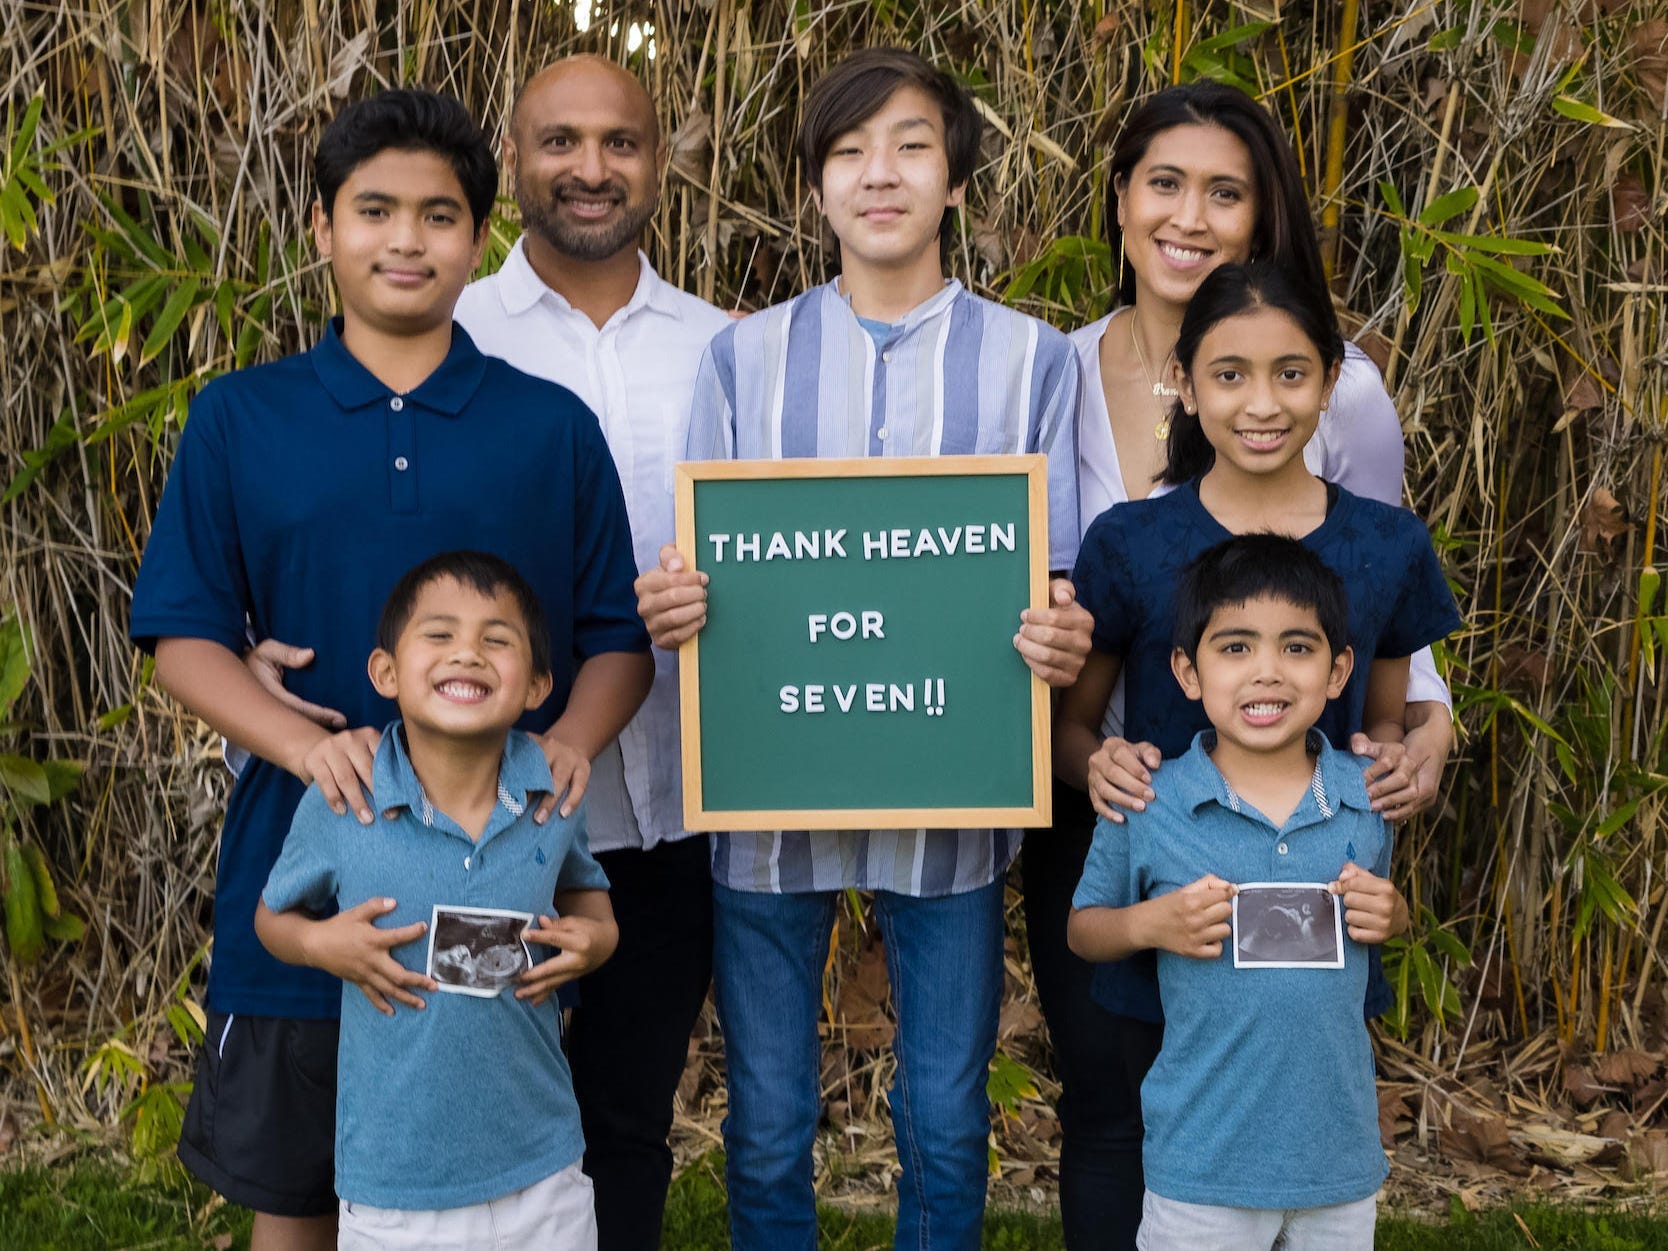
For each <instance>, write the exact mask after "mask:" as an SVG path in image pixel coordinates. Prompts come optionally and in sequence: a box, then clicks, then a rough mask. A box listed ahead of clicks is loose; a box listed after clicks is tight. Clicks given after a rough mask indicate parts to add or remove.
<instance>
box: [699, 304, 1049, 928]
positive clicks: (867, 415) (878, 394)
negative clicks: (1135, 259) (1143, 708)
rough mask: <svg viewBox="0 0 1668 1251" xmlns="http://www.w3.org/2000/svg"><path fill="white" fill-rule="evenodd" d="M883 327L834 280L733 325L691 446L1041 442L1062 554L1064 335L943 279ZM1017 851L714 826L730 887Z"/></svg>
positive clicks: (887, 835) (905, 449) (983, 835)
mask: <svg viewBox="0 0 1668 1251" xmlns="http://www.w3.org/2000/svg"><path fill="white" fill-rule="evenodd" d="M879 340H880V341H879V342H877V341H876V337H874V336H871V335H870V333H869V332H868V331H867V330H865V329H864V328H863V326H862V325H861V324H860V323H859V322H858V320H857V317H856V316H855V315H854V314H853V313H852V310H851V305H850V303H849V301H848V300H847V299H846V298H845V297H844V296H842V295H841V294H840V292H839V290H838V288H837V284H836V283H829V284H828V285H826V286H822V287H817V288H814V289H813V290H810V291H807V292H806V293H805V294H804V295H801V296H799V297H798V298H797V299H793V300H789V301H787V302H786V303H784V304H777V305H775V306H773V307H771V308H767V309H765V310H764V311H763V312H761V313H757V314H755V315H754V316H752V317H749V318H748V319H747V320H746V321H742V322H738V323H736V324H735V325H733V326H729V327H727V328H726V329H724V330H723V331H721V332H720V333H719V335H718V336H717V338H715V339H714V340H713V341H712V344H711V346H709V347H708V349H707V354H706V357H705V359H704V360H703V361H702V362H701V371H700V375H699V377H698V378H697V380H696V384H695V402H694V406H693V408H692V410H691V413H690V420H689V456H690V459H692V460H773V459H780V458H784V457H793V456H820V457H851V456H937V455H946V456H948V455H971V454H978V455H999V454H1006V453H1021V452H1043V453H1046V454H1047V456H1048V504H1049V508H1048V516H1049V522H1048V530H1049V563H1050V566H1051V567H1052V568H1054V569H1069V568H1070V567H1071V563H1072V560H1073V559H1074V557H1075V555H1076V549H1077V541H1078V535H1079V528H1078V516H1077V404H1078V397H1079V394H1080V391H1081V387H1080V385H1079V367H1078V363H1077V356H1076V353H1075V352H1074V351H1073V350H1072V347H1071V344H1070V343H1069V342H1067V340H1066V338H1065V336H1064V335H1062V334H1060V333H1059V332H1058V331H1056V330H1054V329H1052V328H1050V327H1049V326H1046V325H1044V324H1043V323H1042V322H1040V321H1037V320H1036V319H1035V318H1032V317H1027V316H1025V315H1024V314H1022V313H1016V312H1014V311H1013V310H1012V309H1008V308H1004V307H1003V306H1002V305H1000V304H993V303H991V302H990V301H989V300H983V299H980V298H979V297H978V296H975V295H973V294H971V293H970V292H968V291H967V290H966V289H965V288H963V287H962V285H961V284H960V283H959V282H956V281H954V280H952V281H950V282H947V283H946V284H945V285H944V289H943V290H942V291H940V292H939V293H938V294H936V295H934V296H933V297H932V298H931V299H929V300H928V301H926V303H924V304H921V305H919V306H918V307H917V308H915V309H914V310H912V311H911V312H910V313H909V314H908V315H907V316H905V317H904V319H903V320H902V321H900V322H898V323H897V324H896V325H894V326H893V327H892V328H891V331H890V333H889V334H886V335H882V336H879ZM1015 625H1016V628H1017V625H1018V623H1017V622H1016V623H1015ZM924 763H925V762H924ZM852 785H853V786H861V785H862V782H861V779H858V778H853V779H852ZM1018 850H1019V832H1018V831H1017V830H861V831H855V830H810V831H807V830H792V831H757V832H755V831H736V832H732V833H728V834H719V835H717V836H715V837H714V839H713V859H712V869H713V878H714V879H715V880H716V881H719V882H722V883H723V884H724V885H726V886H728V887H730V888H731V889H732V890H752V891H772V892H778V893H780V892H788V891H810V890H838V889H842V888H845V887H856V888H858V889H864V890H888V891H895V892H898V893H901V894H907V895H917V896H933V895H948V894H955V893H958V892H961V891H967V890H973V889H976V888H978V887H981V886H987V885H989V884H990V883H991V882H993V881H995V880H996V878H997V877H998V876H999V875H1001V874H1002V873H1003V872H1005V871H1006V869H1007V867H1008V864H1009V863H1010V862H1011V861H1012V860H1013V857H1014V854H1015V853H1016V852H1017V851H1018Z"/></svg>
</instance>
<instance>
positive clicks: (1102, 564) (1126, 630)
mask: <svg viewBox="0 0 1668 1251" xmlns="http://www.w3.org/2000/svg"><path fill="white" fill-rule="evenodd" d="M1124 507H1125V505H1122V504H1114V505H1113V506H1112V507H1111V508H1109V509H1107V510H1106V511H1105V512H1104V513H1102V514H1101V515H1100V516H1099V517H1098V518H1096V519H1095V522H1094V524H1093V525H1091V526H1090V527H1089V533H1088V534H1086V535H1084V536H1083V546H1082V547H1081V548H1079V549H1078V552H1077V564H1076V565H1075V566H1074V567H1073V569H1072V572H1071V579H1072V585H1073V586H1074V587H1076V589H1077V602H1078V603H1079V604H1082V605H1083V607H1085V608H1087V609H1088V610H1089V615H1090V616H1092V617H1093V618H1094V619H1095V629H1094V646H1095V650H1096V651H1099V652H1105V653H1106V654H1107V655H1109V656H1124V655H1127V654H1128V652H1129V646H1130V643H1131V641H1132V640H1133V639H1134V636H1135V622H1136V614H1135V612H1134V611H1133V597H1132V594H1131V589H1132V588H1131V582H1132V578H1131V570H1130V568H1129V562H1128V558H1127V556H1126V554H1125V545H1124V527H1123V524H1122V517H1121V516H1120V514H1119V509H1121V508H1124Z"/></svg>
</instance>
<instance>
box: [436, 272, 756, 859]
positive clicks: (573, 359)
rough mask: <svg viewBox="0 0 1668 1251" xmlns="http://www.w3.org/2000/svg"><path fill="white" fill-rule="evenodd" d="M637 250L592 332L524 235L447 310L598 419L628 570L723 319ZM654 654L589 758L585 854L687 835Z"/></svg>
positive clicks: (679, 447)
mask: <svg viewBox="0 0 1668 1251" xmlns="http://www.w3.org/2000/svg"><path fill="white" fill-rule="evenodd" d="M638 257H639V261H640V263H641V265H642V276H641V277H640V278H639V279H638V280H637V290H636V291H634V292H633V293H632V296H631V300H630V301H629V302H628V303H627V304H626V306H625V307H624V308H622V309H620V310H619V311H618V312H617V313H615V314H614V315H613V316H612V317H610V318H609V319H608V322H607V324H606V325H604V326H603V327H602V328H601V329H600V330H599V329H598V328H597V326H596V325H595V323H593V322H592V321H591V319H590V318H589V317H587V316H586V315H585V314H584V313H582V312H580V311H579V310H578V309H576V308H574V307H573V306H572V305H571V304H569V303H568V302H567V301H566V300H565V299H563V298H562V297H561V296H560V295H558V294H556V292H554V291H552V290H551V289H550V288H549V287H547V286H546V285H545V284H544V281H543V280H542V279H541V278H540V277H539V276H538V274H536V273H534V272H533V267H532V265H531V264H530V263H529V262H528V260H527V254H526V251H525V247H524V241H523V240H517V241H516V245H515V247H514V248H512V249H511V250H510V254H509V257H508V258H507V259H506V260H505V261H504V265H503V267H502V268H501V269H500V270H499V271H498V272H497V273H496V274H493V275H491V276H490V277H487V278H482V279H481V280H480V281H479V282H473V283H471V284H470V285H469V286H468V288H467V289H465V291H464V293H463V296H462V298H461V299H459V301H458V306H457V311H456V312H455V313H454V314H453V316H454V317H455V318H456V319H457V321H458V322H459V323H460V324H461V325H462V326H463V328H464V329H465V330H467V331H468V332H469V335H470V337H471V338H472V339H474V340H475V344H476V346H477V347H479V348H480V349H481V351H483V352H485V353H487V354H488V355H491V356H497V357H500V358H501V359H503V360H506V361H508V362H509V363H510V364H512V365H514V366H515V367H516V368H517V369H520V370H523V371H525V372H526V373H530V374H534V375H536V376H538V377H540V378H547V379H549V380H550V381H552V382H555V383H559V384H560V385H562V386H564V387H566V388H568V390H570V391H572V392H573V393H574V394H576V395H577V396H579V398H580V399H581V400H583V401H584V402H585V403H586V405H587V406H589V408H590V409H591V411H592V412H594V413H595V414H596V415H597V420H598V421H599V422H601V424H602V433H603V436H604V437H605V438H606V439H607V440H608V446H609V449H610V450H611V451H612V452H613V453H614V464H615V465H616V467H617V468H618V469H619V473H620V484H621V486H623V487H624V488H625V497H626V511H627V512H628V513H629V514H630V516H631V542H632V547H633V549H634V551H635V552H636V556H637V567H638V569H639V570H647V569H652V568H654V567H655V566H656V565H657V564H658V563H659V559H660V548H661V545H662V544H664V543H670V542H672V541H673V508H672V465H673V464H674V463H675V462H676V461H679V460H682V459H683V452H684V445H685V442H686V440H687V438H688V432H689V406H690V400H691V397H692V396H693V395H694V390H695V374H696V371H697V369H698V368H699V366H700V363H701V354H702V352H704V351H705V350H706V346H707V343H708V342H709V341H710V340H711V339H712V336H713V335H715V334H716V333H718V331H719V330H721V329H723V328H724V327H725V326H727V325H728V324H729V320H730V319H729V318H728V317H726V316H725V315H724V314H723V313H722V312H720V311H719V310H718V309H716V308H714V307H713V306H712V305H710V304H708V303H707V302H706V301H704V300H700V299H697V298H696V297H694V296H692V295H689V294H687V293H686V292H683V291H679V290H678V289H677V288H676V287H674V286H672V285H671V284H670V283H668V282H666V281H664V280H663V279H662V278H661V277H660V276H659V275H658V274H656V273H655V271H654V269H653V268H652V267H651V266H650V265H649V260H648V257H646V256H643V255H642V254H641V253H639V254H638ZM654 662H655V674H654V686H653V688H652V689H651V690H650V692H649V697H648V699H647V700H646V701H645V702H644V704H643V707H642V708H641V709H640V710H639V711H638V713H637V715H636V716H635V717H633V718H632V720H631V724H630V725H628V726H626V728H625V730H624V732H622V733H621V735H620V737H619V741H618V742H617V743H614V744H610V745H609V747H608V749H607V750H606V751H604V752H603V753H602V755H601V756H599V757H597V759H596V761H595V763H594V764H593V765H592V769H591V781H590V786H589V789H588V792H587V797H586V808H587V810H588V814H589V820H588V823H587V824H588V828H589V831H590V844H591V850H592V851H614V850H618V849H620V848H623V847H643V848H648V847H653V846H654V845H655V844H657V843H662V842H670V841H672V840H674V839H679V838H683V837H685V835H686V831H685V830H684V828H683V767H682V758H681V755H680V749H679V733H678V667H677V654H676V653H675V652H666V651H662V650H661V649H659V648H655V649H654Z"/></svg>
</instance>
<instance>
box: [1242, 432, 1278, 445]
mask: <svg viewBox="0 0 1668 1251" xmlns="http://www.w3.org/2000/svg"><path fill="white" fill-rule="evenodd" d="M1239 437H1240V438H1242V439H1244V440H1245V441H1246V442H1247V443H1278V442H1279V441H1280V440H1281V439H1283V438H1285V437H1286V432H1285V431H1284V430H1241V431H1240V432H1239Z"/></svg>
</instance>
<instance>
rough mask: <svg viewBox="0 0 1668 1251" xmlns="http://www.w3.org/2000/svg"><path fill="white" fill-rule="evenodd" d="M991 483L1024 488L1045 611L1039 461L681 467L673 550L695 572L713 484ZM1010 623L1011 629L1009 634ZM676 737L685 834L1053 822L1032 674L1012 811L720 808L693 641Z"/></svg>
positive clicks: (1036, 681)
mask: <svg viewBox="0 0 1668 1251" xmlns="http://www.w3.org/2000/svg"><path fill="white" fill-rule="evenodd" d="M980 474H998V475H1006V476H1012V477H1019V476H1022V475H1023V476H1024V478H1025V479H1026V498H1027V502H1028V509H1027V513H1028V517H1029V528H1030V551H1029V553H1028V554H1029V557H1030V577H1029V585H1030V592H1031V607H1033V608H1045V607H1047V606H1048V573H1049V569H1048V458H1047V457H1045V456H1042V455H1040V454H1037V453H1029V454H1025V455H1014V456H889V457H875V458H874V459H862V458H852V459H845V460H815V459H812V458H795V459H791V460H735V461H684V462H680V463H679V464H678V465H677V466H676V469H675V478H674V481H675V493H676V505H677V546H678V550H679V551H680V552H681V553H682V554H683V558H684V562H685V564H686V566H687V567H688V568H690V569H695V570H699V568H700V562H699V561H698V560H697V559H696V555H697V551H696V546H697V545H696V541H695V484H696V483H697V482H701V481H710V480H712V479H750V478H751V479H758V478H863V477H869V478H923V477H946V476H948V477H957V476H960V477H967V476H974V475H980ZM1017 624H1018V623H1017V622H1016V623H1015V625H1016V627H1017ZM678 666H679V679H678V681H679V693H680V696H681V698H682V712H681V716H680V721H681V723H682V730H683V823H684V828H685V829H687V830H692V831H707V832H711V831H724V830H867V829H968V828H983V827H1001V828H1006V827H1014V828H1020V827H1037V826H1047V825H1050V824H1051V823H1052V821H1053V793H1052V788H1053V781H1052V765H1051V758H1050V749H1051V743H1050V701H1049V691H1048V685H1047V683H1045V682H1044V681H1043V680H1042V679H1041V678H1039V677H1038V676H1037V675H1036V674H1034V673H1033V674H1032V675H1031V795H1032V799H1033V802H1032V803H1031V805H1030V806H1029V807H1017V808H839V809H834V810H829V809H822V808H803V809H801V808H787V809H751V808H749V809H725V810H713V809H709V808H707V807H706V806H705V804H704V803H703V801H702V796H701V682H700V673H701V669H700V666H701V636H700V635H699V634H697V635H696V636H695V637H694V638H692V639H690V640H689V642H687V643H685V644H684V645H683V646H682V647H680V648H679V649H678Z"/></svg>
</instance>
